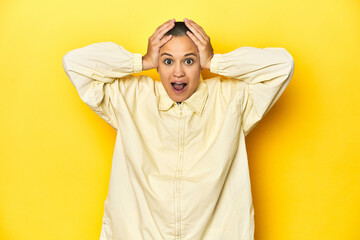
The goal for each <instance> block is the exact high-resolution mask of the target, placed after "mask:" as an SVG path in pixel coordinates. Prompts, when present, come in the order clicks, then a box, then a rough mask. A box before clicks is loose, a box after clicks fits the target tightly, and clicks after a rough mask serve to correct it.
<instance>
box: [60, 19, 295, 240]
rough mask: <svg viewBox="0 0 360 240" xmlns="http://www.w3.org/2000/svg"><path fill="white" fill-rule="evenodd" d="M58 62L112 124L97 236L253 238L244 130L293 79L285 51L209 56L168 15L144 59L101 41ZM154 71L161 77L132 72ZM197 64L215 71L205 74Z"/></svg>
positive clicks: (192, 27) (185, 25) (193, 28)
mask: <svg viewBox="0 0 360 240" xmlns="http://www.w3.org/2000/svg"><path fill="white" fill-rule="evenodd" d="M63 65H64V69H65V71H66V73H67V75H68V77H69V78H70V80H71V82H72V83H73V84H74V86H75V87H76V89H77V91H78V93H79V95H80V98H81V99H82V100H83V101H84V102H85V103H86V104H87V105H88V106H89V107H90V108H91V109H92V110H94V111H95V112H96V113H97V114H98V115H99V116H100V117H101V118H103V119H104V120H106V121H107V122H108V123H109V124H110V125H111V126H112V127H113V128H115V129H116V130H117V139H116V144H115V149H114V156H113V161H112V169H111V177H110V185H109V191H108V195H107V198H106V200H105V205H104V215H103V224H102V230H101V237H100V240H115V239H116V240H120V239H124V240H130V239H131V240H132V239H136V240H141V239H146V240H148V239H155V240H160V239H166V240H168V239H183V240H199V239H204V240H210V239H211V240H214V239H216V240H217V239H218V240H220V239H226V240H235V239H253V238H254V210H253V204H252V196H251V186H250V178H249V169H248V162H247V161H248V160H247V154H246V147H245V136H246V135H247V134H248V133H249V131H250V130H251V129H253V127H254V126H255V125H256V124H257V123H258V122H259V120H260V119H261V118H262V117H263V116H264V115H265V114H266V113H267V112H268V111H269V109H270V108H271V107H272V106H273V104H274V103H275V101H276V100H277V99H278V98H279V97H280V95H281V93H282V92H283V91H284V89H285V87H286V86H287V85H288V83H289V81H290V79H291V77H292V74H293V69H294V62H293V58H292V57H291V55H290V54H289V53H288V52H287V51H286V50H285V49H283V48H265V49H259V48H253V47H240V48H238V49H236V50H234V51H232V52H229V53H226V54H218V53H217V54H214V53H213V48H212V46H211V43H210V38H209V37H208V35H207V34H206V33H205V31H204V30H203V29H202V28H201V27H200V26H199V25H198V24H196V23H195V22H194V21H192V20H188V19H184V22H175V20H174V19H172V20H169V21H167V22H166V23H164V24H162V25H161V26H159V27H158V28H157V29H156V31H155V32H154V34H153V35H152V36H151V37H150V38H149V43H148V50H147V53H146V54H145V55H144V56H142V55H141V54H137V53H130V52H128V51H126V50H125V49H124V48H123V47H121V46H120V45H118V44H116V43H113V42H101V43H95V44H91V45H88V46H85V47H83V48H80V49H75V50H73V51H70V52H69V53H67V54H66V55H65V56H64V58H63ZM153 68H156V69H157V71H158V73H159V75H160V79H161V82H159V81H153V79H151V78H150V77H148V76H140V77H135V76H133V75H131V73H137V72H141V71H142V70H148V69H153ZM203 69H210V71H211V72H213V73H216V74H218V75H219V76H218V77H215V78H211V79H207V80H203V79H202V77H201V74H200V73H201V70H203ZM223 76H225V77H223Z"/></svg>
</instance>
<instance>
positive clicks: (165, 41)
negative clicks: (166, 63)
mask: <svg viewBox="0 0 360 240" xmlns="http://www.w3.org/2000/svg"><path fill="white" fill-rule="evenodd" d="M172 37H173V36H172V35H168V36H165V37H163V38H162V39H161V40H160V43H159V47H162V46H163V45H164V44H165V43H167V42H168V41H170V40H171V38H172Z"/></svg>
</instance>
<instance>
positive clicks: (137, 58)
mask: <svg viewBox="0 0 360 240" xmlns="http://www.w3.org/2000/svg"><path fill="white" fill-rule="evenodd" d="M133 64H134V70H133V71H134V73H139V72H141V71H142V55H141V54H140V53H134V56H133Z"/></svg>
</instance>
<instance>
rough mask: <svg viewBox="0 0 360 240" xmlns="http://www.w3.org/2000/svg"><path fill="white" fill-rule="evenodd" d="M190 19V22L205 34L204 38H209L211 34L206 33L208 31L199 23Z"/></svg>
mask: <svg viewBox="0 0 360 240" xmlns="http://www.w3.org/2000/svg"><path fill="white" fill-rule="evenodd" d="M189 21H190V24H192V25H193V26H194V27H195V28H196V29H197V30H198V31H199V32H200V34H201V35H202V36H203V38H204V39H208V38H209V36H208V35H207V34H206V32H205V31H204V29H203V28H202V27H201V26H200V25H199V24H197V23H196V22H194V21H193V20H191V19H189Z"/></svg>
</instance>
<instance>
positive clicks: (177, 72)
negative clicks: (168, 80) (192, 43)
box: [174, 63, 185, 78]
mask: <svg viewBox="0 0 360 240" xmlns="http://www.w3.org/2000/svg"><path fill="white" fill-rule="evenodd" d="M184 76H185V72H184V69H183V67H182V65H181V64H180V63H177V64H175V66H174V77H176V78H181V77H184Z"/></svg>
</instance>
